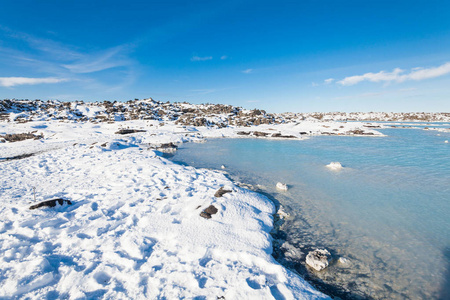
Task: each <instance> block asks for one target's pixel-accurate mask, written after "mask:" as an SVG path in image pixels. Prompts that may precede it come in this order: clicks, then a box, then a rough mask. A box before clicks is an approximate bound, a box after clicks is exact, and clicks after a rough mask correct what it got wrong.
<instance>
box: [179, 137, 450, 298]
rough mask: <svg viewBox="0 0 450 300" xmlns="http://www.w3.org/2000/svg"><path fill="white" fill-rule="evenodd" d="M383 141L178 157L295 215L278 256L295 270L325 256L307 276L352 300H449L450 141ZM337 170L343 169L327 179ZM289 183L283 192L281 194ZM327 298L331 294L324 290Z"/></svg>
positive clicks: (234, 145) (272, 145)
mask: <svg viewBox="0 0 450 300" xmlns="http://www.w3.org/2000/svg"><path fill="white" fill-rule="evenodd" d="M381 131H382V132H383V133H384V134H386V135H387V136H386V137H341V136H339V137H338V136H320V137H312V138H310V139H307V140H300V141H293V140H283V141H275V140H265V139H211V140H209V141H208V142H207V143H204V144H184V145H182V146H181V147H180V150H179V151H178V152H177V154H175V156H174V157H173V158H172V159H173V160H174V161H178V162H183V163H186V164H188V165H192V166H194V167H206V168H214V169H219V168H220V166H221V165H225V166H226V167H227V169H226V170H227V172H228V173H229V174H230V176H231V177H232V178H233V179H234V180H236V181H238V182H245V183H249V184H252V185H255V186H258V188H259V190H260V191H262V192H264V193H267V194H269V195H271V196H272V197H273V198H275V199H276V200H277V201H279V202H280V203H281V204H282V205H283V207H284V208H285V210H287V211H288V212H289V213H290V214H291V218H289V219H288V220H287V221H286V223H285V224H284V225H283V226H282V228H281V229H282V231H283V233H284V234H285V241H284V244H283V246H282V249H284V251H285V252H286V257H288V258H289V259H291V260H292V261H296V260H297V261H301V262H303V261H304V258H305V256H306V254H307V251H308V250H310V249H313V248H316V247H326V248H327V249H329V250H330V251H331V252H332V254H333V256H334V257H335V258H338V257H344V258H347V259H348V260H349V263H348V264H341V263H338V262H336V261H335V262H334V263H332V264H331V265H330V267H329V268H327V269H326V270H324V271H322V272H313V271H311V270H309V269H307V268H303V272H302V271H301V270H299V272H300V273H302V275H304V276H306V277H307V278H308V279H310V280H312V282H313V283H318V284H317V285H318V286H320V285H321V283H323V284H322V285H323V286H327V285H330V286H334V287H336V288H337V292H336V293H337V295H339V296H341V297H344V298H348V299H360V298H375V299H450V296H449V295H448V294H447V293H448V291H449V286H450V271H449V269H450V266H449V264H450V261H449V257H450V155H449V154H450V144H448V143H444V141H445V140H449V139H450V133H444V132H437V131H426V130H419V129H383V130H381ZM334 161H338V162H340V163H341V164H342V165H343V166H344V169H343V170H341V171H332V170H329V169H328V168H327V167H326V165H327V164H329V163H330V162H334ZM278 181H281V182H285V183H287V184H288V186H289V190H288V191H287V192H280V191H277V190H276V189H275V184H276V183H277V182H278ZM324 290H326V289H324Z"/></svg>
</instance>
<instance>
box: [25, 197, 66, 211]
mask: <svg viewBox="0 0 450 300" xmlns="http://www.w3.org/2000/svg"><path fill="white" fill-rule="evenodd" d="M56 203H58V204H59V205H63V204H68V205H71V204H72V202H71V201H70V200H64V199H61V198H57V199H52V200H47V201H44V202H40V203H38V204H35V205H32V206H30V209H36V208H40V207H55V206H56Z"/></svg>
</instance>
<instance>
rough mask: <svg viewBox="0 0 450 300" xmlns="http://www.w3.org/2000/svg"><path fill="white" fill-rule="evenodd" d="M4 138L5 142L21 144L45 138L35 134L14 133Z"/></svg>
mask: <svg viewBox="0 0 450 300" xmlns="http://www.w3.org/2000/svg"><path fill="white" fill-rule="evenodd" d="M0 137H2V138H3V139H4V140H5V141H7V142H11V143H13V142H20V141H24V140H30V139H34V140H38V139H42V138H43V137H44V136H43V135H42V134H41V135H35V134H33V133H30V132H28V133H14V134H5V135H3V136H0Z"/></svg>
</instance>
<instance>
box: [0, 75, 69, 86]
mask: <svg viewBox="0 0 450 300" xmlns="http://www.w3.org/2000/svg"><path fill="white" fill-rule="evenodd" d="M63 81H67V79H65V78H55V77H46V78H29V77H0V86H4V87H12V86H16V85H24V84H41V83H58V82H63Z"/></svg>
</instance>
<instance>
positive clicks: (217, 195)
mask: <svg viewBox="0 0 450 300" xmlns="http://www.w3.org/2000/svg"><path fill="white" fill-rule="evenodd" d="M231 192H232V191H231V190H225V189H224V188H223V186H222V187H220V189H218V190H217V191H216V193H215V194H214V197H218V198H219V197H222V196H223V195H225V194H226V193H231Z"/></svg>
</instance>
